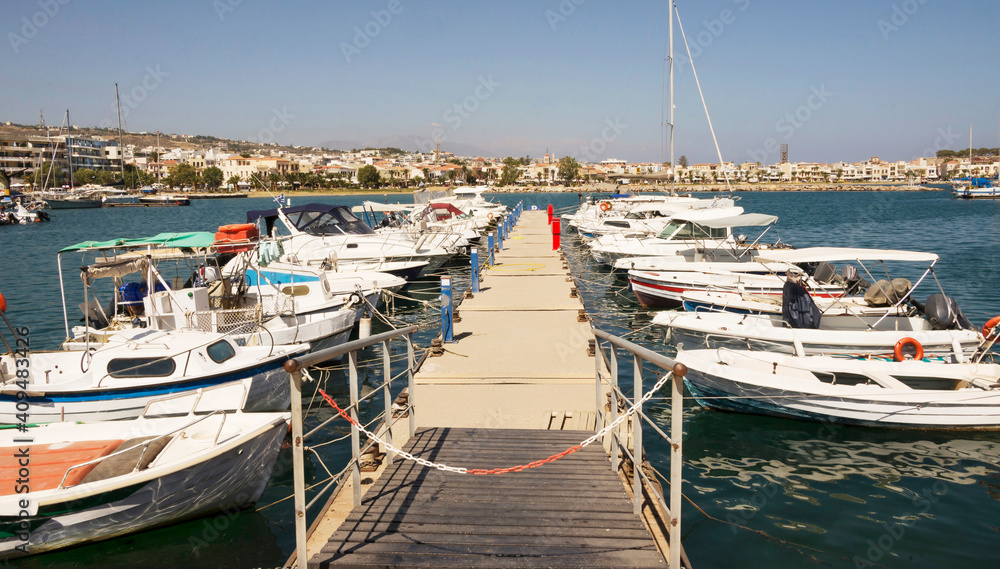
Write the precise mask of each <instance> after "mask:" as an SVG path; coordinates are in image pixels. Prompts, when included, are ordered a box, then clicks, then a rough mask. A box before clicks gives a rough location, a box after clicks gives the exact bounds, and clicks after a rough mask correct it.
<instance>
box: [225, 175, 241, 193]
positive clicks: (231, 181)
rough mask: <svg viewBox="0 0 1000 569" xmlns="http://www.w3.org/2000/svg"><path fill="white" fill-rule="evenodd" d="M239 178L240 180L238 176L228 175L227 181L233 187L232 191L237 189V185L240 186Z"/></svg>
mask: <svg viewBox="0 0 1000 569" xmlns="http://www.w3.org/2000/svg"><path fill="white" fill-rule="evenodd" d="M241 180H242V178H240V177H239V176H230V177H229V180H228V182H229V185H230V186H232V187H233V191H234V192H235V191H236V190H237V189H239V187H240V181H241Z"/></svg>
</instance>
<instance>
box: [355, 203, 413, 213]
mask: <svg viewBox="0 0 1000 569" xmlns="http://www.w3.org/2000/svg"><path fill="white" fill-rule="evenodd" d="M416 207H417V206H416V205H414V204H405V203H378V202H365V203H364V204H362V205H356V206H354V207H352V208H351V211H353V212H362V213H363V212H365V211H366V210H367V211H381V212H388V211H395V212H410V211H413V210H414V209H416Z"/></svg>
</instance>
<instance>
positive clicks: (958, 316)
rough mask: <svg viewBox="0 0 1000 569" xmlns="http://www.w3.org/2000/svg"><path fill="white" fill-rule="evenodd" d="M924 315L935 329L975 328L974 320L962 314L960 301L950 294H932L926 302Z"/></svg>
mask: <svg viewBox="0 0 1000 569" xmlns="http://www.w3.org/2000/svg"><path fill="white" fill-rule="evenodd" d="M924 315H925V316H927V321H928V322H930V323H931V327H932V328H934V329H935V330H953V329H956V328H957V329H962V330H975V329H976V328H975V326H973V325H972V322H970V321H969V319H968V318H966V317H965V315H964V314H962V309H961V308H959V307H958V302H956V301H955V299H954V298H951V297H950V296H945V295H943V294H932V295H931V296H930V297H929V298H928V299H927V303H926V304H924Z"/></svg>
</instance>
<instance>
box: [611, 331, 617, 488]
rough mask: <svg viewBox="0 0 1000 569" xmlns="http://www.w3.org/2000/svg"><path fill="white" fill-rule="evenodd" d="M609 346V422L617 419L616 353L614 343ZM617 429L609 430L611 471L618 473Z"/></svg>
mask: <svg viewBox="0 0 1000 569" xmlns="http://www.w3.org/2000/svg"><path fill="white" fill-rule="evenodd" d="M609 347H610V348H611V358H610V361H611V422H612V423H614V422H615V421H617V420H618V390H617V387H618V354H616V353H615V346H614V344H609ZM618 453H619V450H618V429H617V428H615V429H614V430H613V431H611V472H614V473H616V474H617V473H618Z"/></svg>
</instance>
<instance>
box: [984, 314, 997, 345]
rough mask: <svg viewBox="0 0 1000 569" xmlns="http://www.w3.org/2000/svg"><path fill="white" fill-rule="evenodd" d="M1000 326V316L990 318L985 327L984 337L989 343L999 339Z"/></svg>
mask: <svg viewBox="0 0 1000 569" xmlns="http://www.w3.org/2000/svg"><path fill="white" fill-rule="evenodd" d="M998 325H1000V316H994V317H993V318H990V321H989V322H987V323H986V324H984V325H983V337H984V338H986V340H987V341H992V340H994V339H995V338H996V337H997V333H998V330H997V326H998Z"/></svg>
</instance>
